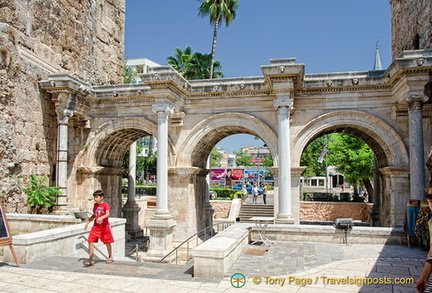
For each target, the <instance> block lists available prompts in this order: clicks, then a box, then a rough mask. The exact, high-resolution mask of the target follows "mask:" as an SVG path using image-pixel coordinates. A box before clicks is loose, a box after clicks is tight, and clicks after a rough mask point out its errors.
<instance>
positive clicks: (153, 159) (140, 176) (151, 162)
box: [122, 139, 157, 180]
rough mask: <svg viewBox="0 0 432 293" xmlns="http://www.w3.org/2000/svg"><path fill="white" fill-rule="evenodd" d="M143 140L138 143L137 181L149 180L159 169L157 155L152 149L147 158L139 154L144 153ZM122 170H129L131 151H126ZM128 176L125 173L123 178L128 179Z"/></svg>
mask: <svg viewBox="0 0 432 293" xmlns="http://www.w3.org/2000/svg"><path fill="white" fill-rule="evenodd" d="M142 142H143V140H142V139H140V140H138V141H137V158H136V174H137V178H136V179H137V180H148V179H149V178H150V175H154V174H156V167H157V154H156V152H154V151H153V150H152V149H149V152H148V154H147V156H141V155H138V154H141V153H142V150H143V144H142ZM122 168H123V169H125V170H128V169H129V149H128V150H127V151H126V153H125V156H124V158H123V162H122ZM127 177H128V174H127V173H124V174H123V178H127Z"/></svg>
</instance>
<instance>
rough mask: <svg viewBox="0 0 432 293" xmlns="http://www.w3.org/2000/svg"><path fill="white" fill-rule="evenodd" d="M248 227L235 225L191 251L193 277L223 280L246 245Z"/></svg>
mask: <svg viewBox="0 0 432 293" xmlns="http://www.w3.org/2000/svg"><path fill="white" fill-rule="evenodd" d="M250 226H251V225H250V224H243V223H236V224H234V225H232V226H231V227H228V228H227V229H226V230H224V231H222V232H219V233H218V234H217V235H216V236H214V237H213V238H211V239H209V240H207V241H206V242H204V243H202V244H201V245H199V246H197V247H195V248H194V249H192V256H193V258H194V276H195V277H202V278H212V279H220V278H223V277H224V276H225V274H226V273H227V272H228V270H229V269H230V268H231V267H232V266H233V264H234V263H235V262H236V261H237V259H238V257H239V256H240V254H241V253H242V252H243V251H244V249H245V248H246V246H247V245H248V243H249V230H250Z"/></svg>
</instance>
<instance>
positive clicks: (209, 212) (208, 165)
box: [204, 154, 215, 227]
mask: <svg viewBox="0 0 432 293" xmlns="http://www.w3.org/2000/svg"><path fill="white" fill-rule="evenodd" d="M206 168H207V170H206V172H207V175H206V180H205V181H206V183H205V184H206V187H205V188H206V190H205V204H204V208H205V211H206V225H205V226H206V227H209V226H213V215H214V213H215V210H214V209H213V207H212V205H211V204H210V192H209V191H210V187H211V178H210V177H211V172H210V171H211V154H210V155H209V156H208V158H207V163H206Z"/></svg>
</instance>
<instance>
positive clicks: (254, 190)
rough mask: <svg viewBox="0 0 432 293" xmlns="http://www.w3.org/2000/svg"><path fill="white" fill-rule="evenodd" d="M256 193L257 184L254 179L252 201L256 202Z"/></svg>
mask: <svg viewBox="0 0 432 293" xmlns="http://www.w3.org/2000/svg"><path fill="white" fill-rule="evenodd" d="M258 194H259V191H258V184H257V183H256V181H255V182H254V184H253V187H252V203H254V204H257V199H258Z"/></svg>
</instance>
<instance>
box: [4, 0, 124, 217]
mask: <svg viewBox="0 0 432 293" xmlns="http://www.w3.org/2000/svg"><path fill="white" fill-rule="evenodd" d="M124 14H125V0H5V1H1V2H0V121H1V123H0V178H1V181H0V196H1V197H2V198H3V200H4V204H5V209H6V212H21V213H23V212H28V207H27V206H26V198H25V195H23V192H22V189H23V188H25V187H26V185H25V184H26V182H27V180H28V176H29V174H30V173H31V171H34V173H35V174H36V175H39V176H48V177H50V180H52V179H53V172H55V153H56V152H55V150H56V127H57V126H56V125H57V119H56V114H55V108H54V104H53V102H52V101H51V100H50V98H49V96H48V95H47V94H45V93H43V92H41V91H40V89H39V86H38V82H39V81H40V80H43V79H46V78H47V76H48V74H55V73H69V74H71V75H72V76H74V77H77V78H81V79H83V80H86V81H87V82H89V83H92V84H101V85H102V84H116V83H117V84H118V83H122V76H123V66H124V65H123V59H124V22H125V21H124V18H125V16H124ZM51 183H52V184H53V182H51Z"/></svg>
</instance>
